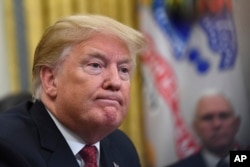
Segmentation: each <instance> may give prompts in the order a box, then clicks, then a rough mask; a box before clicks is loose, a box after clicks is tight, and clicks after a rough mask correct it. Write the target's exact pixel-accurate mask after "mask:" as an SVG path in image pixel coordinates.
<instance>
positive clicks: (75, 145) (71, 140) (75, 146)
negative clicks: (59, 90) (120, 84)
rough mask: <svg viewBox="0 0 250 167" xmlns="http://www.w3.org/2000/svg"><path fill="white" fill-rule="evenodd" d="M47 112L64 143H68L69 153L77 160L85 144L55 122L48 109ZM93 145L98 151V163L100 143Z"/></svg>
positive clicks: (55, 119)
mask: <svg viewBox="0 0 250 167" xmlns="http://www.w3.org/2000/svg"><path fill="white" fill-rule="evenodd" d="M47 111H48V113H49V115H50V117H51V118H52V119H53V121H54V122H55V124H56V126H57V128H58V129H59V131H60V132H61V133H62V135H63V137H64V138H65V140H66V142H67V143H68V145H69V147H70V149H71V151H72V152H73V154H74V155H75V157H76V158H77V160H79V155H78V153H79V151H80V150H81V149H82V148H83V147H84V146H85V145H86V143H85V142H84V141H83V140H82V139H81V138H80V137H79V136H77V135H76V134H75V133H74V132H72V131H71V130H69V129H68V128H67V127H65V126H64V125H63V124H62V123H61V122H59V121H58V120H57V118H56V117H54V115H53V114H52V113H50V112H49V110H48V109H47ZM93 145H94V146H96V148H97V150H98V154H97V162H98V163H99V160H100V142H97V143H95V144H93Z"/></svg>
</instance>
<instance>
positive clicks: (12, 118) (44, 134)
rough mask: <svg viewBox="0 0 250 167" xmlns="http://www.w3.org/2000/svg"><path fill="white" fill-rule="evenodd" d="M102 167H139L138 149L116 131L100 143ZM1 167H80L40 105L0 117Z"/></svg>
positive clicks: (20, 107)
mask: <svg viewBox="0 0 250 167" xmlns="http://www.w3.org/2000/svg"><path fill="white" fill-rule="evenodd" d="M100 155H101V160H100V161H101V162H100V165H101V166H102V167H113V166H114V163H116V164H117V165H119V167H139V166H140V162H139V158H138V155H137V152H136V150H135V147H134V146H133V144H132V143H131V141H130V140H129V138H128V137H127V136H126V135H125V134H124V133H123V132H121V131H120V130H116V131H114V132H113V133H111V134H110V135H108V136H107V137H106V138H104V139H103V140H101V141H100ZM0 167H79V165H78V163H77V161H76V159H75V157H74V155H73V153H72V151H71V149H70V147H69V146H68V144H67V142H66V141H65V139H64V137H63V136H62V134H61V133H60V131H59V130H58V128H57V127H56V125H55V124H54V122H53V120H52V119H51V117H50V116H49V114H48V113H47V111H46V110H45V107H44V105H43V104H42V103H41V102H39V101H37V102H35V103H32V102H27V103H24V104H21V105H18V106H17V107H15V108H13V109H11V110H9V111H6V112H3V113H1V114H0Z"/></svg>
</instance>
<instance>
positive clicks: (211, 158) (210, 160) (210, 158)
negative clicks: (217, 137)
mask: <svg viewBox="0 0 250 167" xmlns="http://www.w3.org/2000/svg"><path fill="white" fill-rule="evenodd" d="M201 153H202V155H203V157H204V159H205V162H206V164H207V166H208V167H214V166H216V165H217V164H218V162H219V161H220V158H219V157H218V156H216V155H214V154H212V153H211V152H209V151H208V150H205V149H204V150H202V152H201ZM224 159H225V162H227V163H229V156H227V157H226V158H224Z"/></svg>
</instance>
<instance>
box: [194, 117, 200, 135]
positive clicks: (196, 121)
mask: <svg viewBox="0 0 250 167" xmlns="http://www.w3.org/2000/svg"><path fill="white" fill-rule="evenodd" d="M193 130H194V132H195V133H196V135H198V136H200V131H199V129H198V120H196V118H195V119H194V121H193Z"/></svg>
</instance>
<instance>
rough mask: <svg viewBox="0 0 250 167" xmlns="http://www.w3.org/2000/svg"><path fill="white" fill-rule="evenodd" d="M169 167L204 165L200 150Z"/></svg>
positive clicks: (204, 166)
mask: <svg viewBox="0 0 250 167" xmlns="http://www.w3.org/2000/svg"><path fill="white" fill-rule="evenodd" d="M169 167H206V164H205V160H204V158H203V156H202V154H201V152H198V153H196V154H193V155H191V156H189V157H187V158H185V159H183V160H180V161H178V162H176V163H175V164H173V165H171V166H169Z"/></svg>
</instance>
